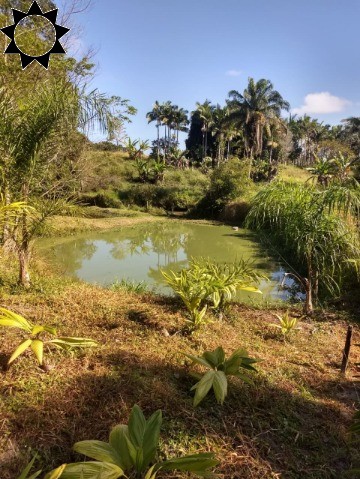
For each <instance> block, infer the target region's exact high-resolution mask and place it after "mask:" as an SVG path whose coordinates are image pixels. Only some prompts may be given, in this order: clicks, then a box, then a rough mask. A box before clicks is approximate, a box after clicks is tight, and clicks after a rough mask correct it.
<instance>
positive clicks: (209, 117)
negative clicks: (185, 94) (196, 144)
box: [196, 100, 215, 159]
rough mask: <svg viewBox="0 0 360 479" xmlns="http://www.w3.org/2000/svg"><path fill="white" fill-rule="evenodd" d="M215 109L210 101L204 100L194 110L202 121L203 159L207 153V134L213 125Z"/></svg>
mask: <svg viewBox="0 0 360 479" xmlns="http://www.w3.org/2000/svg"><path fill="white" fill-rule="evenodd" d="M214 109H215V107H214V106H213V105H211V101H210V100H205V102H204V103H196V110H197V111H198V112H199V116H200V119H201V121H202V128H201V131H202V133H203V159H204V158H205V157H206V156H207V153H208V132H209V129H210V127H211V126H212V124H213V112H214Z"/></svg>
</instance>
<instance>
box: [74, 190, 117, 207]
mask: <svg viewBox="0 0 360 479" xmlns="http://www.w3.org/2000/svg"><path fill="white" fill-rule="evenodd" d="M79 200H80V201H81V202H82V203H85V204H86V205H88V206H98V207H99V208H122V207H123V204H122V202H121V201H120V200H119V199H118V197H117V196H116V193H114V192H112V191H99V193H95V194H94V193H92V194H91V193H89V194H83V195H81V196H80V198H79Z"/></svg>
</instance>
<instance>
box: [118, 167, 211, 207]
mask: <svg viewBox="0 0 360 479" xmlns="http://www.w3.org/2000/svg"><path fill="white" fill-rule="evenodd" d="M157 175H158V173H156V172H155V170H152V173H151V180H152V181H155V179H156V177H157ZM208 184H209V181H208V179H207V178H206V176H205V175H203V174H202V173H200V172H199V171H197V170H194V171H192V170H173V169H170V168H168V169H166V170H165V172H164V177H163V179H162V181H161V184H148V183H146V184H137V185H133V184H131V185H129V184H128V185H127V187H126V188H122V189H121V190H120V191H119V197H120V199H121V200H122V201H123V202H124V203H125V204H127V205H128V206H131V205H137V206H140V207H147V208H149V207H155V208H163V209H165V210H167V211H184V210H188V209H190V208H192V207H194V206H195V205H196V203H197V202H198V201H200V199H201V198H202V197H203V195H204V190H206V188H207V186H208Z"/></svg>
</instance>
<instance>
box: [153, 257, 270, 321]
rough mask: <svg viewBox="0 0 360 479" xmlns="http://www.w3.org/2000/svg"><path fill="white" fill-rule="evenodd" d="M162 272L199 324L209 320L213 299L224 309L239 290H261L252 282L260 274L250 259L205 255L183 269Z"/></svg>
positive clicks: (215, 303)
mask: <svg viewBox="0 0 360 479" xmlns="http://www.w3.org/2000/svg"><path fill="white" fill-rule="evenodd" d="M162 274H163V276H164V278H165V280H166V282H167V283H168V285H169V286H171V288H172V289H173V290H174V291H175V293H177V294H178V295H179V296H180V298H181V299H182V301H183V302H184V304H185V306H186V308H187V310H188V311H189V313H190V323H191V325H192V326H193V327H195V328H197V327H199V326H200V325H201V324H202V323H204V322H205V315H206V312H207V309H208V305H209V303H210V305H212V306H213V307H214V308H216V309H220V310H221V309H224V307H225V305H226V303H228V302H229V301H230V300H231V299H233V297H234V296H235V294H236V292H237V291H239V290H243V291H249V292H252V293H261V291H259V290H258V289H257V288H255V287H254V286H252V283H254V282H256V281H257V280H258V279H259V275H257V274H256V272H255V271H254V270H253V268H251V266H249V264H248V263H247V262H246V261H239V262H238V263H234V264H216V263H213V262H211V261H209V260H204V259H203V258H200V259H193V260H192V261H191V262H190V265H189V267H188V268H186V269H183V270H181V271H180V272H174V271H170V272H169V273H165V272H164V271H162Z"/></svg>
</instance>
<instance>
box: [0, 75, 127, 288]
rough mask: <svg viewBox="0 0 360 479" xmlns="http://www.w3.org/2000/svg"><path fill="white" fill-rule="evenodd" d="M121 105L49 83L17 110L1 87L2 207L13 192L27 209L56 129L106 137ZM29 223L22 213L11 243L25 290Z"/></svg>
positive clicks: (28, 281)
mask: <svg viewBox="0 0 360 479" xmlns="http://www.w3.org/2000/svg"><path fill="white" fill-rule="evenodd" d="M122 102H123V101H122V100H121V99H119V98H115V97H113V98H107V97H105V96H104V95H102V94H99V92H98V91H96V90H94V91H93V92H91V93H89V94H85V91H84V90H79V89H77V88H76V87H74V86H73V85H71V84H69V83H65V82H64V83H62V82H55V81H49V82H47V83H44V84H43V85H42V86H41V88H39V89H37V90H36V89H35V91H33V92H31V94H29V95H28V97H26V98H22V101H21V104H18V103H17V99H16V98H14V96H13V95H11V94H10V93H9V92H8V91H7V89H6V87H3V88H1V89H0V152H1V160H3V165H2V166H3V169H4V170H5V173H4V177H5V185H4V189H5V191H6V194H7V202H10V201H11V193H10V191H12V192H13V194H14V196H15V195H16V197H17V199H19V200H20V201H22V202H24V203H28V201H29V198H30V195H31V193H32V191H31V188H32V185H33V182H34V180H35V179H36V175H37V171H38V168H39V166H40V165H41V162H43V161H46V160H45V159H44V158H46V157H47V155H46V153H47V144H48V141H49V139H50V138H52V139H54V135H56V132H57V131H58V130H59V129H60V128H67V129H69V130H74V129H76V128H82V129H84V128H86V127H92V126H94V125H95V124H97V125H99V127H100V129H101V130H102V131H104V132H105V131H111V130H112V127H113V126H116V122H113V120H114V118H115V115H114V107H115V106H116V105H118V104H119V103H122ZM120 116H121V115H120ZM117 118H119V115H117ZM58 147H59V148H60V147H61V145H58ZM30 221H31V220H30V218H29V214H28V212H27V211H26V210H25V211H23V213H22V215H21V220H20V222H19V224H18V227H17V230H16V232H17V235H16V242H15V244H16V250H17V253H18V258H19V265H20V270H19V283H20V284H21V285H23V286H25V287H28V286H29V284H30V280H29V274H28V264H29V260H30V242H31V240H32V237H33V234H34V231H33V228H32V227H30Z"/></svg>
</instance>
